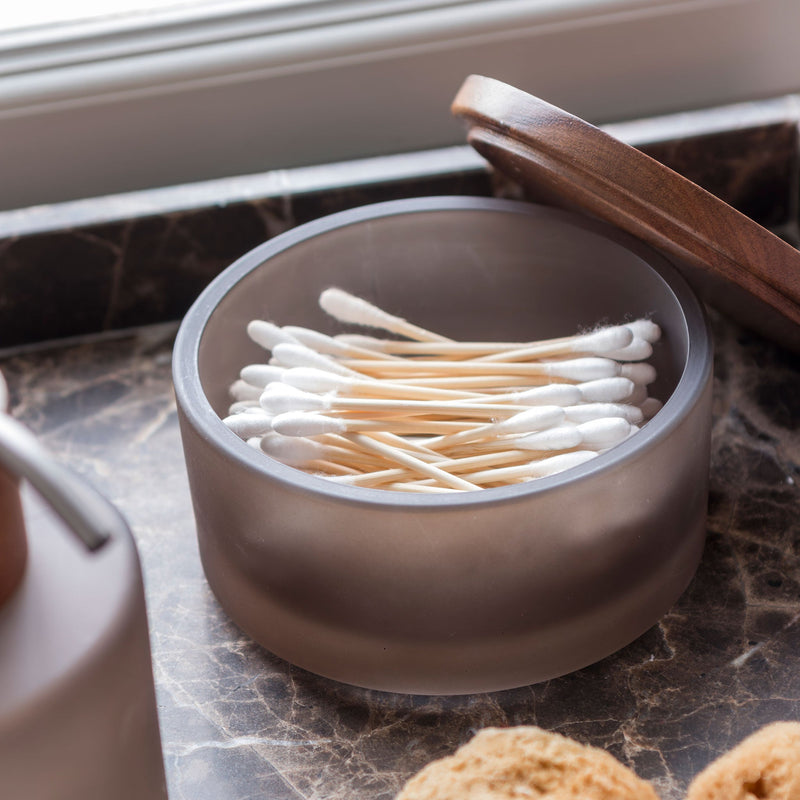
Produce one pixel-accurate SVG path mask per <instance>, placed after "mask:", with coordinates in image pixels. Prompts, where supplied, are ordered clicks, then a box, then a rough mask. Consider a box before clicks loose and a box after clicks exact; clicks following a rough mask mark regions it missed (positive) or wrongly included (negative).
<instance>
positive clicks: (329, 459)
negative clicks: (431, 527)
mask: <svg viewBox="0 0 800 800" xmlns="http://www.w3.org/2000/svg"><path fill="white" fill-rule="evenodd" d="M319 303H320V306H321V307H322V308H323V309H324V310H325V311H326V312H327V313H329V314H330V315H331V316H333V317H335V318H336V319H337V320H339V321H341V322H346V323H354V324H357V325H362V326H368V327H371V328H377V329H381V330H384V331H388V332H389V333H392V334H395V335H398V336H402V337H404V338H403V339H397V338H385V339H382V338H374V337H370V336H361V335H355V334H342V335H339V336H333V337H332V336H327V335H325V334H323V333H320V332H318V331H314V330H310V329H307V328H300V327H294V326H285V327H278V326H277V325H274V324H272V323H270V322H266V321H263V320H253V321H252V322H250V323H249V324H248V326H247V333H248V335H249V337H250V338H251V339H252V340H253V341H254V342H256V343H257V344H259V345H260V346H261V347H263V348H264V349H265V351H269V352H271V357H269V358H265V362H264V363H259V364H250V365H248V366H246V367H244V368H243V369H242V370H241V373H240V377H239V379H238V380H236V381H235V382H234V383H233V384H232V386H231V388H230V391H231V397H232V398H233V404H232V405H231V407H230V409H229V412H228V413H229V416H227V417H226V418H225V420H224V422H225V424H226V425H227V426H228V427H229V428H230V429H231V430H232V431H234V432H235V433H236V434H238V435H239V436H240V437H242V438H243V439H245V440H246V441H247V442H248V443H249V444H251V445H252V446H254V447H257V448H260V449H261V450H263V451H264V452H265V453H267V454H268V455H270V456H272V457H273V458H275V459H277V460H279V461H282V462H283V463H285V464H288V465H290V466H293V467H297V468H299V469H303V470H305V471H308V472H313V473H314V474H318V475H322V476H325V477H328V478H330V479H331V480H333V481H337V482H339V483H343V484H350V485H353V486H366V487H371V488H380V489H390V490H396V491H416V492H452V491H465V490H474V489H482V488H488V487H494V486H504V485H507V484H511V483H519V482H524V481H529V480H532V479H534V478H539V477H542V476H545V475H552V474H554V473H557V472H561V471H563V470H565V469H568V468H569V467H572V466H576V465H578V464H582V463H584V462H585V461H587V460H589V459H591V458H594V457H595V456H597V455H598V453H601V452H603V451H605V450H607V449H608V448H610V447H613V446H614V445H616V444H618V443H619V442H621V441H623V440H625V439H627V438H628V437H629V436H631V434H633V433H634V432H635V431H637V430H638V429H639V428H640V427H641V425H642V424H643V423H644V422H646V421H647V420H648V419H650V418H651V417H652V416H653V414H655V413H656V411H658V409H659V408H660V406H661V404H660V403H659V401H657V400H655V399H654V398H651V397H648V393H647V386H648V385H649V384H651V383H652V382H653V380H655V377H656V373H655V369H654V368H653V366H652V365H650V364H648V363H646V359H648V358H649V357H650V354H651V353H652V343H653V342H655V341H657V340H658V338H659V337H660V329H659V327H658V326H657V325H656V324H655V323H653V322H651V321H650V320H647V319H640V320H636V321H635V322H630V323H627V324H623V325H614V326H607V327H602V328H598V329H596V330H594V331H592V332H590V333H585V334H579V335H574V336H568V337H565V338H561V339H549V340H543V341H538V342H458V341H453V340H452V339H448V338H446V337H444V336H441V335H439V334H437V333H433V332H431V331H428V330H425V329H423V328H419V327H417V326H416V325H413V324H412V323H410V322H407V321H406V320H404V319H402V318H400V317H396V316H394V315H392V314H389V313H387V312H385V311H382V310H381V309H379V308H377V307H375V306H373V305H371V304H370V303H368V302H366V301H365V300H363V299H361V298H358V297H355V296H353V295H351V294H348V293H346V292H344V291H342V290H340V289H327V290H326V291H324V292H323V293H322V294H321V295H320V298H319Z"/></svg>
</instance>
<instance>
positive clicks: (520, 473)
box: [464, 450, 597, 484]
mask: <svg viewBox="0 0 800 800" xmlns="http://www.w3.org/2000/svg"><path fill="white" fill-rule="evenodd" d="M596 456H597V453H596V452H594V451H593V450H576V451H574V452H572V453H560V454H559V455H556V456H551V457H550V458H543V459H542V460H541V461H531V462H529V463H527V464H519V465H517V466H514V467H498V468H495V469H487V470H482V471H481V472H468V473H467V474H466V475H464V478H465V479H466V480H469V481H471V482H473V483H477V484H485V483H505V482H508V481H512V480H516V479H518V478H544V477H546V476H548V475H555V474H557V473H559V472H563V471H564V470H566V469H570V468H571V467H577V466H579V465H580V464H585V463H586V462H587V461H590V460H591V459H592V458H595V457H596Z"/></svg>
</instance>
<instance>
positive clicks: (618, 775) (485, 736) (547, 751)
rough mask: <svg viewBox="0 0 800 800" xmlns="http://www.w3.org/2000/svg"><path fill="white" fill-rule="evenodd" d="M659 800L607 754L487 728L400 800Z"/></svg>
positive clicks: (532, 731) (529, 731)
mask: <svg viewBox="0 0 800 800" xmlns="http://www.w3.org/2000/svg"><path fill="white" fill-rule="evenodd" d="M540 797H541V798H548V800H658V798H657V796H656V794H655V792H654V791H653V789H652V787H651V786H650V784H649V783H646V782H645V781H643V780H641V779H640V778H638V777H637V776H636V775H635V774H634V773H633V772H632V771H631V770H629V769H628V768H627V767H625V766H623V765H622V764H621V763H620V762H619V761H617V760H616V759H615V758H614V757H613V756H611V755H609V754H608V753H606V752H605V751H604V750H599V749H597V748H595V747H587V746H585V745H581V744H578V742H575V741H573V740H572V739H568V738H566V737H565V736H560V735H559V734H557V733H548V732H547V731H544V730H542V729H540V728H536V727H533V726H519V727H514V728H486V729H484V730H482V731H481V732H480V733H478V734H476V736H475V737H474V738H473V739H472V740H471V741H470V742H468V743H467V744H466V745H464V746H463V747H461V748H459V749H458V750H457V751H456V752H455V753H454V754H453V755H452V756H448V757H447V758H443V759H440V760H439V761H434V762H432V763H430V764H428V766H427V767H425V768H424V769H423V770H422V771H421V772H419V773H418V774H417V775H416V776H414V777H413V778H411V780H409V781H408V783H406V785H405V787H404V788H403V790H402V791H401V792H400V794H399V795H398V796H397V800H510V798H515V800H522V798H540Z"/></svg>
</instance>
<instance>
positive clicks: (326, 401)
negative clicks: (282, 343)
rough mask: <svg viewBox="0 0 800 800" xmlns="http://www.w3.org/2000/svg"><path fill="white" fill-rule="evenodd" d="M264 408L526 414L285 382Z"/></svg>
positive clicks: (272, 389) (263, 400)
mask: <svg viewBox="0 0 800 800" xmlns="http://www.w3.org/2000/svg"><path fill="white" fill-rule="evenodd" d="M259 403H260V404H261V407H262V408H263V409H264V410H265V411H266V412H267V413H268V414H272V415H277V414H283V413H284V412H285V411H324V412H327V413H334V412H351V411H357V412H360V413H361V414H362V415H364V414H371V413H374V412H381V413H392V414H399V415H403V416H410V415H414V414H423V415H437V416H451V417H460V418H464V417H468V418H469V417H479V418H480V417H490V418H491V417H503V416H511V415H512V414H515V413H516V412H517V411H522V410H523V409H524V406H514V405H505V404H502V403H468V402H466V401H464V400H458V401H453V400H444V401H434V400H391V399H385V398H372V397H339V396H337V395H332V394H326V395H319V394H312V393H311V392H304V391H303V390H302V389H296V388H294V387H293V386H288V385H287V384H285V383H271V384H269V386H267V387H266V389H264V391H263V393H262V394H261V397H260V399H259Z"/></svg>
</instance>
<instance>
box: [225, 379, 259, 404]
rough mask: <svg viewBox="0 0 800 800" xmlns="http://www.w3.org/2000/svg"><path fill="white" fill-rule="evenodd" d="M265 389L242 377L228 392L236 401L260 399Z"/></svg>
mask: <svg viewBox="0 0 800 800" xmlns="http://www.w3.org/2000/svg"><path fill="white" fill-rule="evenodd" d="M262 391H263V390H262V389H261V387H260V386H253V385H252V384H250V383H247V382H246V381H243V380H242V379H241V378H239V379H238V380H235V381H234V382H233V383H232V384H231V385H230V388H229V389H228V394H229V395H230V396H231V399H232V400H234V401H238V402H241V401H247V400H258V399H259V398H260V397H261V392H262Z"/></svg>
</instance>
